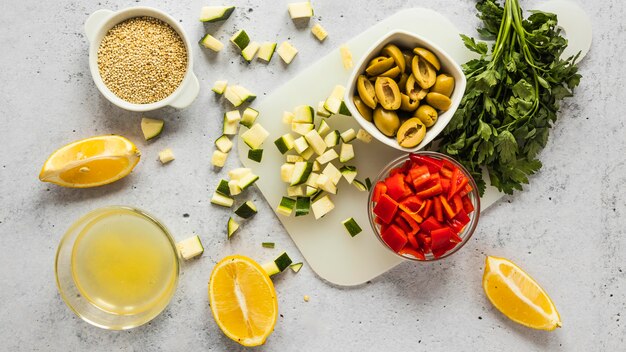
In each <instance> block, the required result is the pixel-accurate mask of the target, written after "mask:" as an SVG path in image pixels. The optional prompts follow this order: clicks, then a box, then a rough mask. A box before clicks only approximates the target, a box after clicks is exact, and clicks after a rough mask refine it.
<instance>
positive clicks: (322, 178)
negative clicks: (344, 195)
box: [315, 174, 337, 194]
mask: <svg viewBox="0 0 626 352" xmlns="http://www.w3.org/2000/svg"><path fill="white" fill-rule="evenodd" d="M315 184H316V186H317V188H319V189H321V190H323V191H326V192H328V193H331V194H337V185H336V184H334V183H333V181H332V180H331V179H330V177H328V175H324V174H321V175H319V176H318V177H317V179H316V180H315Z"/></svg>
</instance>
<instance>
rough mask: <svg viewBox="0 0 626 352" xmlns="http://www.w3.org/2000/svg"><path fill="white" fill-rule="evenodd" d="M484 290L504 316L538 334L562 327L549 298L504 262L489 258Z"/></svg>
mask: <svg viewBox="0 0 626 352" xmlns="http://www.w3.org/2000/svg"><path fill="white" fill-rule="evenodd" d="M485 262H486V263H485V274H484V276H483V289H484V290H485V294H486V295H487V298H489V300H490V301H491V303H493V305H494V306H495V307H496V308H498V310H499V311H500V312H502V314H504V315H506V316H507V317H508V318H509V319H511V320H513V321H514V322H516V323H519V324H522V325H524V326H527V327H529V328H533V329H539V330H554V329H556V328H559V327H561V317H560V316H559V312H557V310H556V307H555V306H554V303H552V300H551V299H550V297H549V296H548V294H547V293H546V292H545V291H544V290H543V289H542V288H541V286H539V284H537V282H536V281H535V280H533V278H532V277H530V276H529V275H528V274H526V273H525V272H524V270H522V269H521V268H520V267H518V266H517V265H515V264H514V263H512V262H510V261H508V260H507V259H504V258H498V257H487V260H486V261H485Z"/></svg>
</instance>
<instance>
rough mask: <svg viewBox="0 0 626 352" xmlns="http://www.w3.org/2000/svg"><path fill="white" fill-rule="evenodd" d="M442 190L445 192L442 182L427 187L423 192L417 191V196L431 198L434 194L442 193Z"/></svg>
mask: <svg viewBox="0 0 626 352" xmlns="http://www.w3.org/2000/svg"><path fill="white" fill-rule="evenodd" d="M441 192H443V189H442V188H441V183H437V184H435V185H434V186H432V187H430V188H428V189H425V190H423V191H421V192H417V194H416V196H418V197H419V198H421V199H426V198H431V197H433V196H436V195H438V194H441Z"/></svg>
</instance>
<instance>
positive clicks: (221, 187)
mask: <svg viewBox="0 0 626 352" xmlns="http://www.w3.org/2000/svg"><path fill="white" fill-rule="evenodd" d="M215 192H217V193H219V194H221V195H223V196H226V197H230V187H228V181H226V180H220V183H219V184H218V185H217V189H216V190H215Z"/></svg>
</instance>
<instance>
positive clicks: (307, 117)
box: [292, 105, 315, 123]
mask: <svg viewBox="0 0 626 352" xmlns="http://www.w3.org/2000/svg"><path fill="white" fill-rule="evenodd" d="M293 114H294V118H293V121H292V122H298V123H313V119H314V117H315V116H314V114H315V110H313V107H312V106H309V105H299V106H296V108H295V109H294V111H293Z"/></svg>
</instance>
